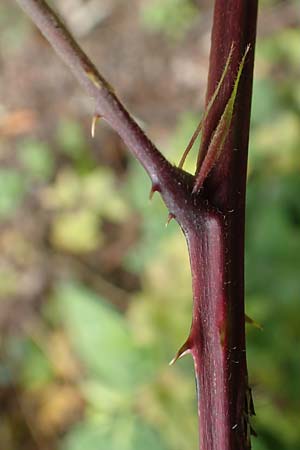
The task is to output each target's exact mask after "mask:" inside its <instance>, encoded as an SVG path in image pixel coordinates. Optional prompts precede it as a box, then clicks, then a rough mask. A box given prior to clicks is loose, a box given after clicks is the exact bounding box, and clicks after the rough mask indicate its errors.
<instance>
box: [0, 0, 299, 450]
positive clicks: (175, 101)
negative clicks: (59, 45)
mask: <svg viewBox="0 0 300 450" xmlns="http://www.w3.org/2000/svg"><path fill="white" fill-rule="evenodd" d="M51 3H53V5H54V6H55V7H56V8H57V9H58V10H59V12H60V14H61V15H62V17H63V18H64V19H65V21H66V22H67V24H68V26H69V28H70V29H71V30H72V32H73V33H74V35H75V36H76V37H77V38H78V40H79V42H80V43H81V44H82V46H83V47H84V49H85V50H86V51H87V53H88V54H89V55H91V56H92V59H93V60H94V61H95V63H96V65H97V66H98V67H99V69H100V71H101V72H102V73H103V74H104V75H105V76H106V77H107V79H108V80H109V81H110V82H111V84H112V85H113V86H115V88H116V91H117V93H118V95H119V96H120V98H121V99H122V100H123V101H125V103H126V105H127V106H128V108H129V110H130V111H131V112H132V113H133V114H134V116H135V117H136V118H137V119H138V120H139V121H140V123H141V124H142V125H143V127H144V129H145V130H146V131H147V133H148V134H149V135H150V136H151V138H152V139H153V140H154V142H156V143H157V145H158V147H159V148H160V149H162V150H163V152H164V153H165V154H166V155H167V156H168V158H169V159H170V160H171V161H172V162H178V161H179V159H180V156H181V154H182V151H183V150H184V148H185V146H186V144H187V142H188V140H189V138H190V136H191V134H192V133H193V131H194V128H195V127H196V124H197V122H198V120H199V117H200V113H201V109H202V107H203V101H204V95H205V83H206V77H207V69H208V56H209V48H210V27H211V19H212V2H211V1H208V0H206V1H205V0H140V1H138V0H131V1H130V2H128V1H125V0H86V1H84V0H61V1H58V0H56V1H53V2H51ZM299 24H300V12H299V4H298V2H297V1H279V0H278V1H275V0H261V2H260V13H259V27H258V45H257V52H256V67H255V83H254V98H253V114H252V126H251V139H250V161H249V179H248V199H247V242H246V246H247V255H246V284H247V287H246V294H247V298H246V302H247V303H246V310H247V313H248V314H249V315H250V317H252V318H253V319H254V320H256V321H257V322H259V323H260V324H261V325H262V326H263V331H260V330H257V329H255V328H253V327H252V328H247V340H248V361H249V377H250V383H251V385H252V387H253V394H254V400H255V406H256V412H257V418H256V419H255V420H254V428H255V429H256V431H257V433H258V436H259V437H258V438H257V439H253V449H254V450H271V449H272V450H296V449H299V448H300V411H299V404H300V383H299V375H300V359H299V342H300V339H299V338H300V304H299V294H300V281H299V279H300V177H299V171H300V153H299V150H300V64H299V61H300V44H299V42H300V41H299ZM92 115H93V102H92V101H91V100H90V99H89V98H87V96H86V95H85V93H84V92H83V91H82V90H81V88H80V87H79V86H78V85H77V82H76V81H75V80H74V79H73V77H72V75H71V74H70V73H69V70H68V69H66V68H65V66H64V65H63V64H62V63H61V61H60V60H59V59H58V57H57V56H56V55H55V54H54V53H53V51H52V49H51V48H50V47H49V45H48V44H47V42H46V41H45V40H44V39H43V38H42V37H41V35H40V34H39V32H38V31H37V30H36V29H35V27H34V26H33V25H32V24H31V23H30V21H29V20H28V19H27V18H26V17H25V16H24V15H23V13H22V12H21V11H20V10H19V9H18V7H17V5H16V4H15V3H14V2H12V1H10V0H2V1H1V5H0V162H1V168H0V253H1V256H0V300H1V303H0V346H1V349H0V404H1V408H0V448H1V450H2V449H3V450H83V449H85V450H102V449H103V450H104V449H105V450H153V449H155V450H191V449H195V450H196V449H197V446H198V443H197V441H198V436H197V434H198V432H197V412H196V411H197V407H196V396H195V386H194V375H193V370H192V364H191V360H190V359H189V358H188V357H187V358H186V359H183V360H180V361H179V362H178V363H177V364H176V366H175V367H169V366H168V362H169V361H170V360H171V359H172V357H173V356H174V354H175V352H176V351H177V349H178V348H179V346H180V345H181V344H182V342H183V341H184V339H185V338H186V336H187V333H188V330H189V326H190V321H191V302H192V298H191V286H190V282H191V280H190V273H189V266H188V257H187V251H186V247H185V242H184V239H183V237H182V235H181V233H180V231H179V228H178V226H177V225H176V223H171V224H170V225H169V227H168V228H165V222H166V217H167V211H166V208H165V207H164V205H163V204H162V201H161V199H160V197H159V196H158V195H155V196H154V198H153V200H152V202H150V201H149V200H148V195H149V190H150V182H149V180H148V179H147V177H146V175H145V174H144V172H143V170H142V169H141V168H140V167H139V166H138V164H137V163H136V162H135V161H134V160H133V158H132V157H131V156H130V155H129V154H128V152H127V150H126V148H125V147H124V145H123V143H122V142H121V141H120V139H119V138H118V136H116V134H115V133H114V132H113V131H112V130H111V129H109V128H108V127H107V126H105V124H103V123H101V122H100V123H99V125H98V126H97V129H96V137H95V139H94V140H92V139H91V136H90V125H91V118H92ZM194 163H195V157H194V156H193V157H191V158H190V159H189V160H188V164H187V166H186V167H187V169H188V170H190V171H193V167H194Z"/></svg>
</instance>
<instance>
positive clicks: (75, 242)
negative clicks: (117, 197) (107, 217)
mask: <svg viewBox="0 0 300 450" xmlns="http://www.w3.org/2000/svg"><path fill="white" fill-rule="evenodd" d="M101 237H102V236H101V233H100V230H99V219H98V217H97V215H96V214H95V213H93V211H92V210H89V209H86V210H85V209H82V210H78V211H71V212H65V213H61V214H59V215H57V216H56V217H55V219H54V221H53V224H52V228H51V234H50V239H51V242H52V244H53V245H54V246H55V247H56V248H58V249H62V250H67V251H69V252H71V253H85V252H90V251H92V250H95V249H96V247H97V246H98V245H99V244H100V243H101Z"/></svg>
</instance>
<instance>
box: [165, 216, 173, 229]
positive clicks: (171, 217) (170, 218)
mask: <svg viewBox="0 0 300 450" xmlns="http://www.w3.org/2000/svg"><path fill="white" fill-rule="evenodd" d="M172 219H175V216H174V214H172V213H169V214H168V218H167V221H166V227H167V226H168V225H169V223H170V222H171V220H172Z"/></svg>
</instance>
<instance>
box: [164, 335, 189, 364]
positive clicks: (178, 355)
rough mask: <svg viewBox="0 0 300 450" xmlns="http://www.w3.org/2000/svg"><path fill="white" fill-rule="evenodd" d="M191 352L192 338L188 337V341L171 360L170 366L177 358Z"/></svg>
mask: <svg viewBox="0 0 300 450" xmlns="http://www.w3.org/2000/svg"><path fill="white" fill-rule="evenodd" d="M190 352H191V345H190V339H189V338H188V339H187V341H185V343H184V344H183V345H182V346H181V347H180V349H179V350H178V352H177V353H176V355H175V356H174V358H173V359H172V360H171V361H170V362H169V366H173V365H174V364H175V363H176V361H177V359H180V358H182V357H183V356H185V355H187V354H188V353H190Z"/></svg>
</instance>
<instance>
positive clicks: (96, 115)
mask: <svg viewBox="0 0 300 450" xmlns="http://www.w3.org/2000/svg"><path fill="white" fill-rule="evenodd" d="M99 119H100V116H99V114H95V115H94V116H93V119H92V126H91V135H92V138H94V137H95V129H96V125H97V122H98V120H99Z"/></svg>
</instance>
